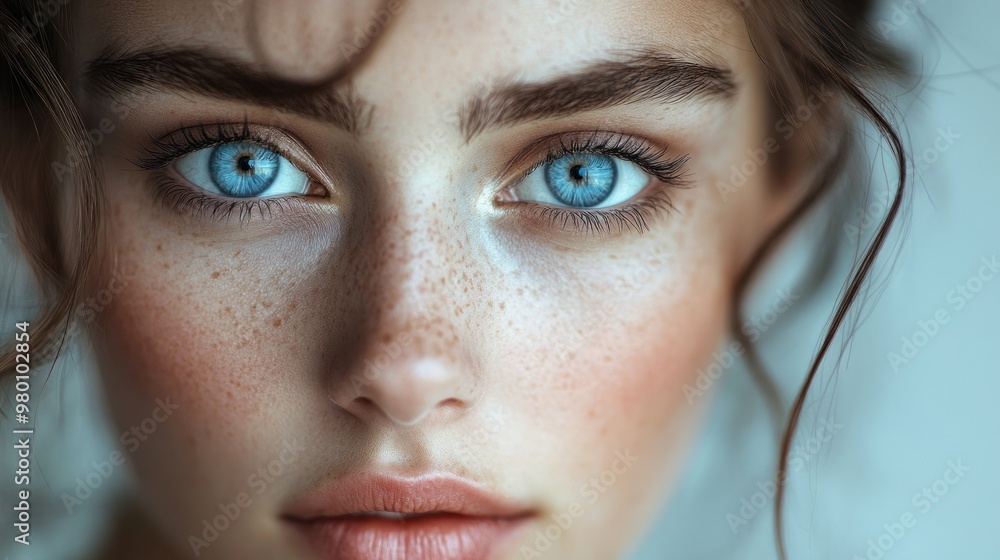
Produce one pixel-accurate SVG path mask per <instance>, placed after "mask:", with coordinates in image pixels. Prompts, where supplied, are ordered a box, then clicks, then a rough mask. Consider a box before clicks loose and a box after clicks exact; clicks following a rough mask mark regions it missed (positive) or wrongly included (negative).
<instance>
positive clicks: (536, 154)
mask: <svg viewBox="0 0 1000 560" xmlns="http://www.w3.org/2000/svg"><path fill="white" fill-rule="evenodd" d="M588 146H589V147H588ZM599 146H610V147H611V148H623V147H626V146H627V147H629V148H630V149H631V150H634V149H636V148H639V149H641V150H642V152H643V154H644V157H643V158H635V157H629V155H627V154H625V153H623V151H622V150H616V149H610V150H601V149H599V148H598V147H599ZM567 153H599V154H605V155H609V156H613V157H618V158H621V159H626V160H629V161H632V162H633V163H635V164H637V165H638V166H639V167H640V168H642V169H643V170H644V171H645V172H646V173H648V174H649V175H651V176H653V177H654V178H658V179H659V180H660V181H662V182H664V183H669V184H672V185H675V186H680V185H681V184H682V183H683V181H682V178H681V171H682V170H683V168H684V166H685V165H686V163H687V161H688V159H690V157H689V156H687V155H685V156H680V157H676V158H672V159H669V160H666V161H664V160H663V157H664V156H665V155H666V154H667V153H668V148H667V147H665V146H663V147H661V146H660V145H658V144H657V143H655V142H652V141H650V140H648V139H646V138H643V137H641V136H636V135H631V134H624V133H620V132H611V131H606V130H586V131H573V132H560V133H554V134H549V135H547V136H543V137H541V138H538V139H537V140H535V141H533V142H531V143H529V144H528V145H526V146H525V147H523V148H521V150H519V151H518V152H517V154H515V155H514V157H513V158H512V159H511V161H510V163H508V164H507V165H506V166H505V167H504V168H503V171H502V172H501V174H500V176H501V177H511V175H512V174H513V177H512V178H510V179H506V180H504V181H503V186H502V187H501V188H500V190H499V192H500V193H502V192H504V191H507V190H508V189H510V188H512V187H515V186H517V185H518V184H519V183H520V182H521V181H522V180H524V178H525V177H527V176H528V175H529V174H531V172H532V171H534V170H535V169H537V168H538V167H540V166H542V165H544V164H545V163H547V162H548V161H551V160H553V159H555V158H557V157H560V156H562V155H565V154H567ZM654 161H655V162H657V167H659V168H656V169H654V168H652V167H653V166H652V165H651V163H652V162H654Z"/></svg>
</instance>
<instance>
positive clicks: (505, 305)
mask: <svg viewBox="0 0 1000 560" xmlns="http://www.w3.org/2000/svg"><path fill="white" fill-rule="evenodd" d="M506 308H507V302H504V301H501V302H500V309H506Z"/></svg>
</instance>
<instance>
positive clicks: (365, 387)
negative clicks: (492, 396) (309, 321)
mask: <svg viewBox="0 0 1000 560" xmlns="http://www.w3.org/2000/svg"><path fill="white" fill-rule="evenodd" d="M408 338H409V337H400V339H401V341H400V342H398V343H397V344H400V345H405V344H407V339H408ZM362 363H363V366H364V367H363V368H362V369H361V371H360V372H359V371H354V372H352V374H351V375H350V376H349V382H348V383H341V384H340V385H339V387H338V388H337V389H336V390H335V393H334V394H333V395H331V399H332V400H333V402H335V403H336V404H337V405H339V406H340V407H341V408H343V409H345V410H347V411H348V412H350V413H352V414H354V415H355V416H358V417H359V418H363V419H371V418H372V416H373V415H378V414H381V415H383V416H384V417H386V418H387V419H389V420H391V421H392V422H395V423H397V424H401V425H414V424H417V423H419V422H421V421H424V420H425V419H426V418H428V417H429V416H431V415H432V414H434V415H435V416H436V417H437V418H438V419H441V420H447V419H448V418H449V417H452V416H456V415H460V414H462V413H463V412H464V411H465V410H466V409H468V408H469V407H470V406H471V405H472V404H473V403H474V400H475V389H474V383H472V382H470V380H469V378H468V377H467V376H466V375H464V373H463V372H462V371H461V368H460V367H459V366H457V365H455V364H450V363H448V361H447V360H446V359H442V358H441V357H438V356H433V355H427V354H424V355H420V353H414V355H410V356H403V355H400V356H397V357H395V358H392V357H391V356H390V355H389V354H388V353H386V352H384V351H383V352H381V353H380V354H379V355H377V356H376V357H375V358H374V359H372V358H366V359H365V360H363V362H362Z"/></svg>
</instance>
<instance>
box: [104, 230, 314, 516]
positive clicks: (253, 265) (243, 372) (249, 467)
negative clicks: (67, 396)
mask: <svg viewBox="0 0 1000 560" xmlns="http://www.w3.org/2000/svg"><path fill="white" fill-rule="evenodd" d="M139 238H140V239H141V238H142V236H139ZM150 238H151V239H157V238H160V239H165V238H164V237H158V236H150ZM163 245H165V243H163V244H160V243H155V242H153V243H150V244H149V245H148V246H147V245H146V244H144V243H142V242H140V241H136V242H133V243H132V245H131V246H128V247H125V248H123V250H122V251H121V253H120V259H121V260H122V261H123V262H126V263H127V265H128V267H129V269H130V271H133V274H132V275H131V278H130V281H129V285H128V286H127V288H126V289H125V290H123V291H122V292H121V293H120V294H118V296H117V297H116V298H115V299H114V300H113V301H112V302H111V304H110V305H109V306H108V307H107V308H106V309H105V310H104V311H103V313H102V314H101V316H100V319H99V320H100V325H99V326H100V327H101V330H103V332H104V334H103V335H101V336H100V337H97V340H96V342H97V343H98V344H97V346H98V356H99V360H100V366H101V371H102V374H103V380H104V384H105V387H106V392H107V393H108V394H109V399H108V401H109V403H110V406H111V408H112V414H113V416H114V420H115V423H116V424H117V426H118V428H119V433H120V432H121V431H125V430H128V429H129V427H130V426H134V425H141V424H142V422H143V421H144V419H146V418H148V417H150V416H151V414H152V413H153V409H154V407H155V406H156V402H157V400H158V399H159V400H165V399H169V400H170V402H171V403H172V404H173V405H174V406H175V407H176V410H175V411H174V412H173V413H172V414H171V415H170V416H169V417H168V418H167V419H166V420H165V421H163V422H162V423H158V424H157V425H156V429H155V431H154V432H153V433H148V434H143V436H144V437H143V439H142V440H141V441H140V442H139V444H138V445H137V446H136V447H135V449H129V448H127V447H126V451H127V457H128V459H129V461H130V462H131V463H132V465H133V467H134V469H135V471H136V473H137V476H138V477H139V482H140V484H139V487H140V488H142V489H143V491H144V493H145V499H146V501H147V502H148V503H150V507H149V510H150V511H151V512H152V513H153V514H155V515H157V516H158V517H159V519H160V522H161V524H164V525H166V526H167V527H168V528H169V529H168V530H169V531H170V532H171V533H173V534H176V535H187V534H191V533H194V532H196V530H197V529H198V527H197V526H198V523H199V522H200V521H201V520H203V519H205V518H206V517H210V516H211V515H213V514H216V513H218V512H217V511H216V509H217V508H218V504H220V503H228V502H231V501H232V500H234V499H235V497H236V496H238V495H239V493H240V492H245V491H248V490H252V488H250V487H249V486H248V478H249V477H250V476H251V475H252V474H253V473H255V472H257V471H258V469H259V468H261V467H267V466H268V464H269V462H271V461H272V460H273V459H274V458H275V456H277V454H278V453H279V452H280V451H281V449H282V445H283V442H285V441H286V440H289V441H290V439H289V438H293V436H294V435H295V434H296V433H297V432H296V430H295V429H294V428H295V427H294V421H295V420H294V419H295V415H292V414H283V412H287V411H288V410H289V408H288V406H287V403H288V402H289V401H290V400H292V399H293V397H294V395H295V391H296V389H297V387H296V386H295V384H294V383H292V382H291V381H290V379H293V378H294V375H293V374H295V373H297V372H299V369H300V368H301V364H293V363H289V362H287V361H283V359H284V360H287V359H288V357H289V356H296V355H298V353H296V352H287V351H284V352H282V351H280V350H281V349H288V348H292V347H294V344H295V343H296V340H298V338H299V337H300V335H302V333H300V332H297V328H296V322H295V321H294V320H291V319H290V318H289V314H294V313H295V307H297V306H298V305H299V304H297V303H296V302H297V297H298V296H299V295H300V293H299V289H305V288H304V287H301V288H296V287H294V286H292V287H290V288H289V289H287V290H274V289H270V287H269V286H270V285H271V284H270V282H273V279H280V278H282V277H283V274H294V273H295V272H296V271H295V270H291V271H290V270H289V269H288V268H285V269H284V271H283V272H277V271H275V270H273V267H270V266H268V265H267V264H266V262H267V261H266V260H263V259H257V258H253V255H252V251H251V250H244V254H242V255H239V256H237V257H235V258H234V257H233V255H234V252H230V251H228V249H227V250H226V252H225V254H220V253H221V252H222V249H221V248H219V247H216V248H215V251H216V252H215V253H211V252H206V251H197V250H191V248H190V247H187V249H188V250H185V251H180V250H179V249H180V247H181V245H182V244H180V243H174V244H172V245H171V246H170V247H172V248H173V250H170V247H164V246H163ZM158 247H159V249H158ZM247 253H251V254H250V255H248V254H247ZM241 257H242V258H241ZM214 262H219V263H228V265H227V266H213V264H212V263H214ZM285 264H288V263H285ZM299 272H301V271H299ZM265 278H271V279H272V280H269V281H267V282H265ZM303 307H304V304H303ZM255 340H257V341H259V343H255V342H254V341H255ZM249 426H252V427H253V429H248V427H249ZM300 439H301V438H300ZM302 463H303V464H305V463H306V461H305V460H304V459H303V461H302ZM288 469H289V470H287V471H286V473H285V474H286V476H285V477H282V478H281V479H278V480H277V481H276V482H275V484H274V487H273V488H269V490H271V491H269V492H266V493H263V494H261V495H260V496H256V495H255V496H254V498H255V506H254V507H253V508H251V509H248V510H247V512H246V515H245V516H244V517H245V518H246V519H253V518H254V517H256V516H260V515H262V514H263V513H268V511H267V510H268V507H267V506H266V503H267V502H268V501H269V500H272V499H276V498H277V497H280V496H281V492H279V491H275V489H277V488H279V487H280V486H281V485H282V484H284V482H283V480H293V479H294V475H291V474H290V473H292V472H294V465H289V466H288ZM193 489H197V490H198V491H196V492H195V491H192V490H193ZM245 526H249V527H253V522H252V521H248V522H247V523H246V524H245Z"/></svg>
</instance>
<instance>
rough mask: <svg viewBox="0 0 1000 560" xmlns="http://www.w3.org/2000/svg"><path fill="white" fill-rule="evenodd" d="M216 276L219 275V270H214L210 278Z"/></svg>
mask: <svg viewBox="0 0 1000 560" xmlns="http://www.w3.org/2000/svg"><path fill="white" fill-rule="evenodd" d="M218 277H219V271H218V270H216V271H215V272H213V273H212V279H213V280H214V279H215V278H218Z"/></svg>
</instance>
